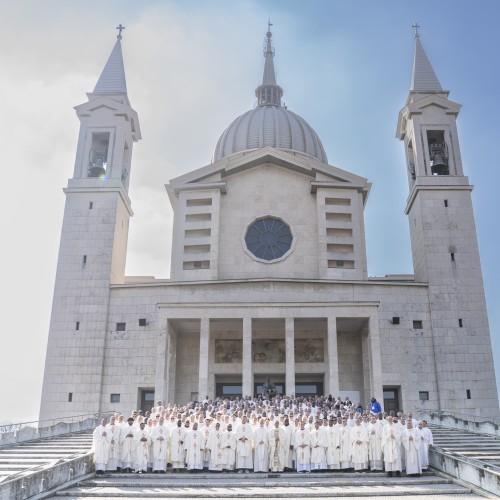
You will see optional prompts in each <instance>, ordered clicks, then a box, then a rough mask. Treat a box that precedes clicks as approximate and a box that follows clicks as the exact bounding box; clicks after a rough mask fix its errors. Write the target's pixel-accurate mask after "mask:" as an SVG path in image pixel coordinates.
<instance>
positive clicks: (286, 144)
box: [213, 105, 328, 163]
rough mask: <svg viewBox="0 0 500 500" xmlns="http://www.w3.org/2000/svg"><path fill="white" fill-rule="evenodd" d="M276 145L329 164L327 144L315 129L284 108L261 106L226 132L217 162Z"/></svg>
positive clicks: (216, 155) (278, 147) (217, 150)
mask: <svg viewBox="0 0 500 500" xmlns="http://www.w3.org/2000/svg"><path fill="white" fill-rule="evenodd" d="M264 146H272V147H274V148H277V149H284V150H287V151H298V152H300V153H305V154H307V155H309V156H313V157H314V158H317V159H318V160H320V161H322V162H323V163H328V159H327V157H326V154H325V151H324V149H323V145H322V144H321V141H320V139H319V137H318V135H317V134H316V132H315V131H314V130H313V128H312V127H311V126H310V125H309V124H308V123H307V122H306V121H305V120H304V119H303V118H301V117H300V116H299V115H297V114H295V113H293V112H292V111H289V110H288V109H286V108H285V107H284V106H276V105H270V106H257V107H256V108H254V109H252V110H250V111H247V112H246V113H243V114H242V115H241V116H239V117H238V118H236V120H234V121H233V122H232V123H231V125H229V127H228V128H227V129H226V130H225V131H224V132H223V134H222V135H221V137H220V139H219V141H218V142H217V146H216V147H215V152H214V158H213V159H214V161H218V160H221V159H222V158H226V157H227V156H230V155H232V154H234V153H238V152H240V151H248V150H251V149H258V148H262V147H264Z"/></svg>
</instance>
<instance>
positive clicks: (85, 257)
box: [82, 255, 87, 265]
mask: <svg viewBox="0 0 500 500" xmlns="http://www.w3.org/2000/svg"><path fill="white" fill-rule="evenodd" d="M82 263H83V265H85V264H86V263H87V256H86V255H84V256H83V259H82Z"/></svg>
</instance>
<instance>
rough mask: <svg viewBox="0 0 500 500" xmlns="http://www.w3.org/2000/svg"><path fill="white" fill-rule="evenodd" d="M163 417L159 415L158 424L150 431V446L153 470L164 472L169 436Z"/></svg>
mask: <svg viewBox="0 0 500 500" xmlns="http://www.w3.org/2000/svg"><path fill="white" fill-rule="evenodd" d="M164 423H165V419H164V418H163V417H160V420H159V422H158V425H157V426H156V427H153V430H152V431H151V446H152V451H153V472H155V473H158V472H160V473H165V472H166V471H167V451H168V447H169V444H170V443H169V441H170V439H169V438H170V436H169V432H168V429H167V427H166V426H165V425H164Z"/></svg>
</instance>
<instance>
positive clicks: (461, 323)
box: [458, 318, 464, 328]
mask: <svg viewBox="0 0 500 500" xmlns="http://www.w3.org/2000/svg"><path fill="white" fill-rule="evenodd" d="M458 326H459V327H460V328H463V326H464V322H463V321H462V318H460V319H459V320H458Z"/></svg>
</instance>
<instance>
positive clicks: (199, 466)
mask: <svg viewBox="0 0 500 500" xmlns="http://www.w3.org/2000/svg"><path fill="white" fill-rule="evenodd" d="M185 439H186V441H185V444H184V448H185V449H186V464H187V469H188V471H190V472H196V471H201V470H203V450H204V449H205V437H204V436H203V433H202V432H201V431H200V430H198V422H194V424H193V428H192V430H191V431H190V432H188V433H186V438H185Z"/></svg>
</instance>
